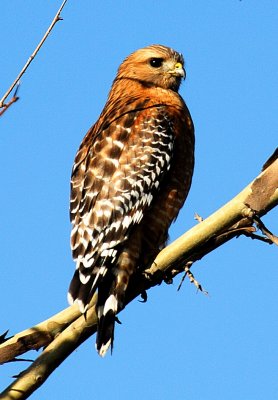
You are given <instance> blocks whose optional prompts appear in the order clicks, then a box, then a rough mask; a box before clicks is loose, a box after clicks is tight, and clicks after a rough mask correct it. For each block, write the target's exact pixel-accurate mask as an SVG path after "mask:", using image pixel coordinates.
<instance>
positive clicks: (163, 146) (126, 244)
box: [68, 45, 194, 356]
mask: <svg viewBox="0 0 278 400" xmlns="http://www.w3.org/2000/svg"><path fill="white" fill-rule="evenodd" d="M183 78H185V70H184V60H183V56H182V55H181V54H180V53H177V52H176V51H174V50H173V49H171V48H169V47H165V46H161V45H151V46H148V47H145V48H143V49H140V50H137V51H135V52H134V53H132V54H131V55H129V56H128V57H127V58H126V59H125V60H124V61H123V63H122V64H121V65H120V67H119V69H118V73H117V76H116V78H115V80H114V82H113V85H112V88H111V91H110V93H109V96H108V100H107V103H106V105H105V107H104V109H103V111H102V113H101V115H100V117H99V119H98V120H97V122H96V123H95V124H94V125H93V126H92V128H91V129H90V130H89V131H88V133H87V134H86V136H85V137H84V139H83V141H82V143H81V145H80V148H79V150H78V152H77V155H76V158H75V161H74V165H73V170H72V177H71V202H70V216H71V222H72V225H73V228H72V233H71V248H72V254H73V258H74V260H75V262H76V271H75V273H74V276H73V279H72V281H71V284H70V288H69V295H68V297H69V302H70V304H72V303H74V302H77V303H78V305H79V307H80V310H81V311H82V312H83V313H85V312H86V309H87V306H88V303H89V301H90V300H91V298H92V296H93V294H94V292H95V291H96V290H97V291H98V300H97V305H96V310H97V316H98V330H97V339H96V349H97V351H98V353H99V354H100V355H101V356H104V355H105V353H106V351H107V349H108V348H109V346H111V349H112V346H113V338H114V324H115V319H116V314H117V313H118V312H119V311H120V310H121V309H122V308H123V306H124V298H125V291H126V289H127V286H128V284H129V279H130V276H131V275H132V274H133V273H134V272H135V271H138V270H139V269H140V270H143V269H144V268H147V267H148V266H149V265H150V263H151V262H152V261H153V260H154V258H155V256H156V255H157V253H158V252H159V251H160V250H161V249H162V248H163V247H164V246H165V243H166V240H167V236H168V228H169V226H170V224H171V222H172V221H173V220H174V219H175V218H176V217H177V215H178V212H179V210H180V208H181V207H182V205H183V203H184V201H185V199H186V197H187V194H188V191H189V188H190V185H191V179H192V173H193V168H194V127H193V122H192V119H191V117H190V113H189V111H188V109H187V107H186V104H185V102H184V101H183V99H182V98H181V96H180V95H179V94H178V89H179V87H180V83H181V80H182V79H183Z"/></svg>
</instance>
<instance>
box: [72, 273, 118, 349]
mask: <svg viewBox="0 0 278 400" xmlns="http://www.w3.org/2000/svg"><path fill="white" fill-rule="evenodd" d="M106 272H107V271H105V274H104V275H106V276H105V278H104V275H101V276H98V284H97V285H95V284H93V283H94V280H95V276H91V277H90V279H89V280H88V281H87V282H85V281H84V283H82V282H81V280H80V275H79V272H78V270H76V272H75V274H74V276H73V279H72V281H71V284H70V288H69V292H68V300H69V303H70V304H73V303H77V304H78V306H79V309H80V311H81V312H82V313H84V314H85V313H86V311H87V308H88V303H89V301H90V300H91V298H92V296H93V294H94V292H95V291H96V288H97V289H98V300H97V305H96V312H97V317H98V327H97V338H96V350H97V352H98V353H99V355H100V356H101V357H104V356H105V354H106V352H107V350H108V349H109V347H111V353H112V349H113V341H114V329H115V321H116V315H117V313H118V311H119V309H120V304H119V301H118V295H117V293H116V288H115V276H114V274H112V273H109V272H108V273H107V274H106Z"/></svg>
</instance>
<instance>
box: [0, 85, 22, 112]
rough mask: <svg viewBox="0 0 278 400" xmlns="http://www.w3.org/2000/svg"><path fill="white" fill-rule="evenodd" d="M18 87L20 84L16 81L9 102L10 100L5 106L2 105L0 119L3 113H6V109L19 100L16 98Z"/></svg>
mask: <svg viewBox="0 0 278 400" xmlns="http://www.w3.org/2000/svg"><path fill="white" fill-rule="evenodd" d="M19 86H20V83H19V81H18V82H17V84H16V88H15V91H14V94H13V97H12V98H11V100H10V101H9V102H8V103H7V104H4V105H3V107H2V110H0V117H2V115H3V114H4V112H6V111H7V109H8V108H9V107H10V106H11V105H12V104H13V103H15V102H16V101H17V100H19V97H18V96H17V92H18V89H19Z"/></svg>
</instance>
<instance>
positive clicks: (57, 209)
mask: <svg viewBox="0 0 278 400" xmlns="http://www.w3.org/2000/svg"><path fill="white" fill-rule="evenodd" d="M59 6H60V0H59V1H54V0H53V1H51V2H50V1H48V2H46V1H42V0H39V1H35V2H34V1H31V0H25V1H21V2H19V1H2V2H1V9H0V11H1V12H0V15H1V16H0V20H1V32H2V34H1V49H0V54H1V67H0V68H1V74H0V91H1V93H0V95H1V97H2V95H3V94H4V92H5V91H6V90H7V88H8V87H9V86H10V84H11V83H12V81H13V80H14V78H15V77H16V75H17V74H18V72H19V71H20V69H21V68H22V66H23V65H24V63H25V62H26V60H27V58H28V57H29V56H30V54H31V53H32V51H33V50H34V48H35V47H36V45H37V43H38V42H39V40H40V39H41V37H42V35H43V34H44V32H45V30H46V29H47V27H48V26H49V24H50V22H51V20H52V18H53V16H54V15H55V13H56V11H57V9H58V8H59ZM62 16H63V18H64V20H63V21H61V22H59V24H57V25H56V26H55V28H54V30H53V32H52V33H51V36H50V37H49V38H48V40H47V42H46V43H45V44H44V46H43V48H42V49H41V51H40V53H39V55H38V56H37V58H36V59H35V61H34V62H33V63H32V65H31V66H30V68H29V70H28V71H27V73H26V74H25V76H24V77H23V79H22V85H21V88H20V92H19V95H20V101H19V102H18V103H16V104H15V105H14V106H13V107H12V108H11V109H10V110H9V111H8V112H7V113H6V114H5V115H4V117H3V118H2V119H1V121H0V151H1V157H0V164H1V167H0V174H1V176H0V180H1V196H0V220H1V231H0V244H1V281H0V296H1V306H0V333H1V332H4V331H5V330H6V329H8V328H9V329H10V333H16V332H18V331H21V330H23V329H25V328H28V327H30V326H32V325H34V324H36V323H38V322H40V321H42V320H44V319H46V318H47V317H49V316H51V315H52V314H54V313H56V312H58V311H59V310H61V309H63V308H64V307H66V306H67V303H66V292H67V288H68V284H69V281H70V279H71V276H72V273H73V270H74V264H73V262H72V260H71V252H70V247H69V234H70V224H69V219H68V198H69V179H70V173H71V166H72V162H73V158H74V155H75V152H76V150H77V148H78V146H79V143H80V141H81V139H82V137H83V136H84V134H85V133H86V131H87V129H88V128H89V127H90V126H91V125H92V124H93V122H94V121H95V120H96V119H97V117H98V115H99V113H100V111H101V110H102V107H103V105H104V103H105V100H106V96H107V93H108V90H109V88H110V84H111V82H112V80H113V78H114V75H115V72H116V69H117V67H118V65H119V64H120V63H121V61H122V60H123V58H124V57H125V56H126V55H128V54H129V53H130V52H132V51H133V50H135V49H137V48H140V47H143V46H146V45H148V44H152V43H160V44H165V45H169V46H171V47H173V48H175V49H176V50H178V51H180V52H182V53H183V54H184V57H185V60H186V69H187V80H186V81H185V82H184V83H183V86H182V88H181V94H182V96H183V97H184V98H185V100H186V102H187V104H188V107H189V109H190V111H191V114H192V117H193V119H194V122H195V127H196V142H197V143H196V169H195V175H194V180H193V185H192V190H191V192H190V195H189V198H188V201H187V203H186V205H185V207H184V208H183V210H182V212H181V213H180V215H179V218H178V220H177V222H176V223H175V225H174V226H173V227H172V229H171V239H174V238H176V237H178V236H179V235H180V234H181V233H183V232H184V231H186V230H187V229H188V228H190V227H191V226H193V225H194V224H195V223H196V221H194V219H193V215H194V212H198V213H199V214H200V215H202V216H203V217H206V216H208V215H210V213H212V212H213V211H215V210H216V209H217V208H219V207H220V206H221V205H222V204H224V203H225V202H226V201H228V200H229V199H231V198H232V197H233V196H234V195H236V194H237V193H238V192H239V191H240V190H241V189H242V188H243V187H245V186H246V185H247V184H248V183H249V182H250V181H251V180H252V179H253V178H254V177H255V176H256V175H257V174H258V172H259V170H260V168H261V166H262V164H263V163H264V161H265V160H266V159H267V158H268V156H269V155H270V154H271V153H272V151H273V150H274V149H275V147H276V146H277V132H278V126H277V120H278V118H277V115H278V109H277V108H278V107H277V90H278V82H277V71H278V53H277V48H278V43H277V42H278V4H277V2H276V1H273V0H264V1H256V0H242V1H237V0H229V1H223V0H216V1H198V0H197V1H195V0H192V1H189V0H185V1H177V0H172V1H170V2H169V1H165V0H160V1H153V0H149V1H147V0H141V1H140V2H139V1H134V2H128V1H112V0H108V1H105V2H95V1H89V0H83V1H78V2H77V1H70V0H69V2H68V4H67V5H66V7H65V9H64V11H63V13H62ZM264 221H265V223H266V224H267V225H268V226H269V228H270V229H272V230H273V231H276V233H277V232H278V212H277V210H274V211H273V212H272V213H271V214H269V215H268V216H266V217H265V218H264ZM277 255H278V251H277V248H275V247H274V246H268V245H266V244H262V243H260V242H255V241H251V240H250V239H247V238H239V239H237V240H234V241H233V242H230V243H228V244H226V245H225V246H223V247H221V248H220V249H218V250H217V251H215V252H213V254H210V255H209V256H207V257H206V258H205V259H203V260H202V261H200V262H198V263H196V265H195V266H194V268H193V272H194V274H195V276H196V278H197V279H198V280H199V281H200V282H201V283H202V285H203V286H204V287H205V289H207V290H208V291H209V296H204V295H203V294H201V293H198V294H196V290H195V288H194V287H193V286H192V285H190V284H189V283H188V282H187V281H186V282H185V283H184V285H183V287H182V290H181V291H180V292H177V290H176V289H177V286H178V284H179V282H180V277H177V278H176V279H175V282H174V284H173V285H170V286H167V285H165V284H164V285H161V286H160V287H157V288H154V289H153V290H152V291H151V292H149V300H148V302H147V303H146V304H141V303H139V302H138V301H134V302H133V303H132V304H131V305H130V306H128V307H127V308H126V310H124V312H123V313H122V314H121V315H120V319H121V321H122V323H123V324H122V325H121V326H117V330H116V339H115V348H114V354H113V356H112V357H110V355H108V356H106V358H105V359H101V358H100V357H98V356H97V354H96V352H95V350H94V338H91V339H89V340H88V341H87V342H86V343H85V344H84V345H83V346H81V347H80V348H79V349H78V350H77V351H76V352H75V353H74V354H73V355H72V356H71V357H69V358H68V360H67V361H66V362H64V363H63V365H62V366H61V367H60V368H59V369H58V370H56V372H55V373H54V374H53V375H52V376H51V377H50V378H49V379H48V381H47V382H46V383H45V384H44V385H43V387H42V388H41V389H39V390H38V391H37V392H36V394H34V395H33V396H32V398H33V399H59V398H65V399H68V400H73V399H76V398H92V399H97V398H100V397H101V398H103V399H109V398H111V399H121V400H125V399H134V400H139V399H142V398H144V399H159V400H168V399H178V400H179V399H190V400H200V399H206V400H218V399H221V400H222V399H225V400H230V399H233V400H234V399H252V400H260V399H275V398H278V344H277V338H278V322H277V321H278V318H277V317H278V315H277V314H278V311H277V309H278V308H277V303H278V290H277V282H278V269H277V264H278V263H277ZM36 355H37V354H36V353H35V354H32V356H33V357H36ZM26 366H27V365H26ZM24 368H25V364H24V363H18V364H8V365H5V366H2V367H1V373H0V389H3V388H4V387H5V386H6V385H7V384H8V383H9V382H11V376H12V375H14V374H17V373H18V372H19V371H20V370H21V369H24Z"/></svg>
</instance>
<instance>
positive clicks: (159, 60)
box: [150, 58, 163, 68]
mask: <svg viewBox="0 0 278 400" xmlns="http://www.w3.org/2000/svg"><path fill="white" fill-rule="evenodd" d="M162 64H163V58H151V59H150V65H151V66H152V67H153V68H159V67H161V65H162Z"/></svg>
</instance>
